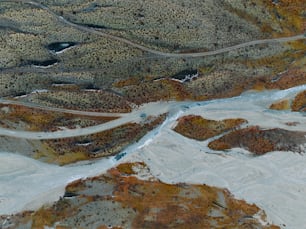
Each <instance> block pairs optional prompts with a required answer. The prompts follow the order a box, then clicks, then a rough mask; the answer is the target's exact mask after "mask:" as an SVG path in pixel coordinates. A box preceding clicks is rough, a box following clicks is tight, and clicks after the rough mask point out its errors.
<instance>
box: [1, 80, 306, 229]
mask: <svg viewBox="0 0 306 229" xmlns="http://www.w3.org/2000/svg"><path fill="white" fill-rule="evenodd" d="M305 89H306V85H304V86H300V87H296V88H293V89H290V90H286V91H279V92H277V91H275V92H263V93H257V94H252V93H248V94H244V95H242V96H239V97H235V98H231V99H222V100H214V101H209V102H201V103H188V102H184V103H176V104H175V103H169V104H166V108H165V106H164V105H165V104H163V103H160V106H163V107H161V108H162V110H160V109H159V104H158V103H156V104H154V106H152V107H150V106H149V107H148V106H147V108H145V109H143V108H140V110H142V111H145V112H146V114H147V115H150V114H151V112H154V113H156V114H158V113H163V112H164V111H169V112H170V117H169V118H168V119H167V120H166V121H165V122H164V124H163V125H162V126H161V127H159V128H157V129H155V130H153V131H151V132H150V133H148V134H147V135H146V136H145V137H144V138H143V139H141V140H140V141H139V142H138V143H136V144H134V145H132V146H130V147H128V148H127V149H126V150H125V151H124V152H126V153H127V156H125V157H123V159H121V160H120V161H119V163H120V162H124V161H144V162H145V163H147V165H148V166H149V167H150V170H151V172H152V173H153V175H155V176H156V177H157V178H159V179H161V180H162V181H164V182H167V183H177V182H188V183H200V184H204V183H205V184H208V185H214V186H218V187H224V188H228V189H229V190H230V191H231V192H232V193H233V194H234V195H235V196H236V197H237V198H240V199H245V200H246V201H247V202H250V203H255V204H257V205H258V206H259V207H261V208H262V209H264V210H265V211H266V213H267V215H268V219H269V221H270V222H273V223H275V224H278V225H282V224H285V225H286V227H283V228H290V229H295V228H296V229H300V228H302V227H303V226H304V225H306V218H305V215H306V208H305V203H306V166H305V165H306V156H305V155H299V154H294V153H292V152H274V153H269V154H267V155H264V156H260V157H251V156H250V154H249V153H248V152H246V151H245V150H242V149H233V150H231V151H229V152H227V153H224V152H216V151H212V150H210V149H208V148H207V143H208V141H204V142H199V141H195V140H191V139H188V138H185V137H183V136H181V135H179V134H177V133H175V132H174V131H172V128H173V127H174V125H175V123H176V122H175V120H176V118H177V117H179V116H183V115H187V114H197V115H203V116H204V117H205V118H211V119H216V120H218V119H224V118H238V117H239V118H245V119H247V120H248V121H249V124H248V125H260V126H262V127H265V128H274V127H281V128H285V129H288V130H300V131H306V116H303V115H302V114H300V113H296V112H289V111H271V110H269V109H267V107H269V105H270V104H271V103H272V102H274V101H275V100H278V99H282V98H286V97H290V96H292V95H293V94H294V93H296V92H298V91H301V90H305ZM138 114H139V113H137V116H138ZM134 115H135V114H134ZM135 117H136V116H134V118H135ZM288 121H290V122H292V121H296V122H299V124H298V125H297V126H287V125H286V124H285V123H286V122H288ZM115 163H116V162H115V161H114V160H113V159H109V160H108V159H103V160H100V161H98V162H96V163H94V164H92V165H82V163H80V164H78V165H76V166H72V167H58V166H54V165H47V164H44V163H40V162H37V161H35V160H33V159H29V158H25V157H22V156H19V155H14V154H9V153H0V187H1V189H0V214H10V213H13V212H17V211H20V210H23V209H29V208H30V209H32V208H37V207H38V206H40V205H42V204H43V203H46V202H49V201H54V200H57V199H58V197H59V196H60V195H62V194H63V188H64V186H65V184H67V183H68V182H70V181H72V180H75V179H77V178H80V177H87V176H93V175H96V174H99V173H102V172H104V171H105V170H106V169H108V168H110V167H112V166H114V165H115ZM51 193H52V195H51ZM37 197H38V198H37Z"/></svg>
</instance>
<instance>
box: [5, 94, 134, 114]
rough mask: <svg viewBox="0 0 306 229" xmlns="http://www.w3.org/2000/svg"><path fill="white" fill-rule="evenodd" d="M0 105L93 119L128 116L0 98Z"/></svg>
mask: <svg viewBox="0 0 306 229" xmlns="http://www.w3.org/2000/svg"><path fill="white" fill-rule="evenodd" d="M0 104H7V105H20V106H25V107H30V108H36V109H41V110H47V111H55V112H61V113H68V114H74V115H84V116H93V117H123V116H127V115H128V114H129V113H107V112H94V111H81V110H71V109H65V108H57V107H48V106H43V105H39V104H35V103H29V102H21V101H16V100H9V99H2V98H0Z"/></svg>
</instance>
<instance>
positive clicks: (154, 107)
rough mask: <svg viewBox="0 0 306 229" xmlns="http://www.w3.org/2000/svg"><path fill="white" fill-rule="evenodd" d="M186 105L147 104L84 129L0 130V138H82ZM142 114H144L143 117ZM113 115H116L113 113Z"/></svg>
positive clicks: (167, 103) (168, 103)
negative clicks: (46, 130) (111, 119)
mask: <svg viewBox="0 0 306 229" xmlns="http://www.w3.org/2000/svg"><path fill="white" fill-rule="evenodd" d="M186 103H187V102H175V101H173V102H154V103H148V104H145V105H143V106H140V107H139V108H136V109H135V110H133V111H132V112H131V113H126V114H122V116H121V117H120V118H118V119H115V120H113V121H109V122H106V123H103V124H100V125H95V126H90V127H85V128H77V129H65V130H59V131H54V132H34V131H20V130H12V129H6V128H0V136H8V137H15V138H24V139H37V140H43V139H58V138H69V137H77V136H84V135H89V134H94V133H98V132H102V131H105V130H108V129H112V128H115V127H118V126H121V125H124V124H127V123H139V122H142V121H145V117H147V116H158V115H161V114H164V113H168V112H174V113H175V112H176V110H177V108H178V107H179V106H180V105H183V104H186ZM50 110H52V108H50ZM85 113H86V112H85ZM142 114H145V116H144V117H143V115H142ZM86 115H88V113H86ZM115 115H117V114H116V113H115Z"/></svg>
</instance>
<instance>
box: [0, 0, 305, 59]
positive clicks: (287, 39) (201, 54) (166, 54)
mask: <svg viewBox="0 0 306 229" xmlns="http://www.w3.org/2000/svg"><path fill="white" fill-rule="evenodd" d="M1 2H16V3H23V4H29V5H32V6H34V7H37V8H40V9H43V10H45V11H46V12H48V13H50V14H51V15H53V16H54V17H56V18H57V19H58V21H60V22H62V23H63V24H66V25H68V26H71V27H73V28H75V29H78V30H81V31H84V32H88V33H92V34H96V35H99V36H103V37H106V38H109V39H112V40H116V41H119V42H122V43H125V44H127V45H130V46H131V47H134V48H137V49H140V50H142V51H145V52H148V53H151V54H155V55H158V56H163V57H172V58H187V57H205V56H212V55H217V54H221V53H226V52H230V51H232V50H236V49H239V48H244V47H248V46H251V45H259V44H269V43H277V42H290V41H296V40H301V39H305V38H306V37H305V34H299V35H296V36H291V37H280V38H272V39H261V40H254V41H248V42H245V43H241V44H237V45H233V46H230V47H225V48H221V49H217V50H213V51H207V52H189V53H170V52H163V51H158V50H154V49H151V48H148V47H145V46H143V45H141V44H137V43H135V42H133V41H130V40H128V39H125V38H123V37H118V36H115V35H111V34H108V33H104V32H103V31H100V30H96V29H94V28H90V27H87V26H82V25H78V24H75V23H73V22H71V21H69V20H67V19H65V18H64V17H62V16H60V15H57V14H56V13H55V12H53V11H52V10H51V9H50V8H48V7H47V6H45V5H42V4H40V3H38V2H35V1H30V0H0V3H1Z"/></svg>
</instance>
